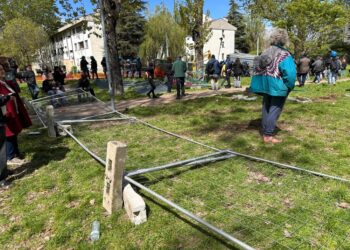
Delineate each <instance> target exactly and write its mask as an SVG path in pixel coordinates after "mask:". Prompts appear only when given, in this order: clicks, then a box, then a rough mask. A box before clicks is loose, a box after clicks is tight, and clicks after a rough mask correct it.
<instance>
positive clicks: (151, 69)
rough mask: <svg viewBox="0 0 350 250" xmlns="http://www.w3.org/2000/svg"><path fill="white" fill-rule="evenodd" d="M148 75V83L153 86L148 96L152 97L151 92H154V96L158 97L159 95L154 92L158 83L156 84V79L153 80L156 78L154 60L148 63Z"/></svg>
mask: <svg viewBox="0 0 350 250" xmlns="http://www.w3.org/2000/svg"><path fill="white" fill-rule="evenodd" d="M146 76H147V79H148V83H149V85H150V87H151V88H150V90H149V91H148V92H147V96H148V97H149V98H151V94H152V98H158V96H156V94H155V93H154V90H155V89H156V85H155V84H154V81H153V79H154V64H153V62H150V63H149V64H148V68H147V71H146Z"/></svg>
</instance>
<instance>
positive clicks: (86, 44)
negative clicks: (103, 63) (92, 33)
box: [85, 40, 89, 49]
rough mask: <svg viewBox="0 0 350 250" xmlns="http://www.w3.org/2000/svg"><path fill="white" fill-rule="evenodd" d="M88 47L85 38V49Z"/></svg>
mask: <svg viewBox="0 0 350 250" xmlns="http://www.w3.org/2000/svg"><path fill="white" fill-rule="evenodd" d="M88 48H89V46H88V41H87V40H85V49H88Z"/></svg>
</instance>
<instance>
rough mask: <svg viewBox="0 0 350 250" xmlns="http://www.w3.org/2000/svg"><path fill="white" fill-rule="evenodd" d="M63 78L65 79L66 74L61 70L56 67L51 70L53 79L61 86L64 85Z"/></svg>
mask: <svg viewBox="0 0 350 250" xmlns="http://www.w3.org/2000/svg"><path fill="white" fill-rule="evenodd" d="M65 78H66V74H65V73H64V72H63V70H62V68H61V67H58V66H56V67H55V68H54V70H53V79H54V80H55V81H56V82H59V83H60V84H61V85H64V79H65Z"/></svg>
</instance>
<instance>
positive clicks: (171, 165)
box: [127, 151, 233, 176]
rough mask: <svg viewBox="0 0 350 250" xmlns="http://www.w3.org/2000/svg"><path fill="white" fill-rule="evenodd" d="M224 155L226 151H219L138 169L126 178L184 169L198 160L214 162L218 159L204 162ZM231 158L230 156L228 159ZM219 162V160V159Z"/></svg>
mask: <svg viewBox="0 0 350 250" xmlns="http://www.w3.org/2000/svg"><path fill="white" fill-rule="evenodd" d="M224 153H227V152H226V151H220V152H217V153H213V154H208V155H203V156H200V157H196V158H191V159H187V160H183V161H177V162H173V163H169V164H165V165H162V166H157V167H153V168H144V169H138V170H135V171H132V172H129V173H128V174H127V176H135V175H140V174H145V173H150V172H155V171H160V170H164V169H169V168H174V167H181V166H182V167H184V166H190V165H192V164H195V163H199V161H200V160H202V161H203V162H200V164H204V163H206V162H210V161H214V159H218V158H210V161H208V160H207V161H205V160H206V159H208V158H209V157H214V156H218V155H222V154H224ZM226 157H227V156H226ZM231 157H233V155H232V156H230V158H231ZM219 160H221V159H219Z"/></svg>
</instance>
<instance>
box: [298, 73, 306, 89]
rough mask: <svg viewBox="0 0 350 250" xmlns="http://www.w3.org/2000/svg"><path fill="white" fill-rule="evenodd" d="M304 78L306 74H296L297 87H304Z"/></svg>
mask: <svg viewBox="0 0 350 250" xmlns="http://www.w3.org/2000/svg"><path fill="white" fill-rule="evenodd" d="M306 76H307V73H306V74H302V73H299V74H298V82H299V86H304V85H305V81H306Z"/></svg>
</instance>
